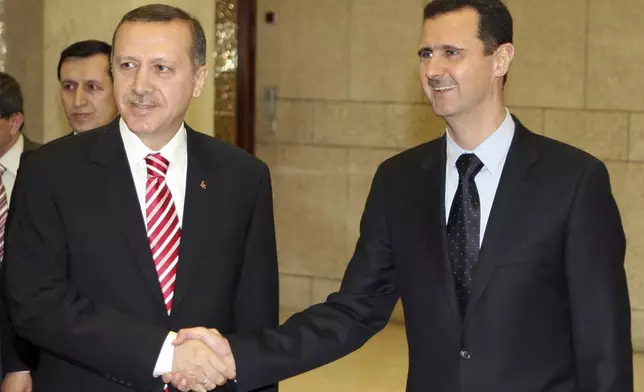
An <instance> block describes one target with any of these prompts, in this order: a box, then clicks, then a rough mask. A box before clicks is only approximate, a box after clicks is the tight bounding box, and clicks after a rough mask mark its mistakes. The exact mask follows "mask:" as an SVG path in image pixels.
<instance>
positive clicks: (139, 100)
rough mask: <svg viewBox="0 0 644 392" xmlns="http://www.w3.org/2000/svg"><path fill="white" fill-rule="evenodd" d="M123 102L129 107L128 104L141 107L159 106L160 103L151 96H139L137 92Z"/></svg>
mask: <svg viewBox="0 0 644 392" xmlns="http://www.w3.org/2000/svg"><path fill="white" fill-rule="evenodd" d="M123 102H124V103H125V104H126V105H128V104H134V105H139V106H157V105H158V104H159V101H158V100H157V99H156V98H155V97H154V96H153V95H151V94H137V93H135V92H132V93H130V95H127V96H126V97H125V98H124V99H123Z"/></svg>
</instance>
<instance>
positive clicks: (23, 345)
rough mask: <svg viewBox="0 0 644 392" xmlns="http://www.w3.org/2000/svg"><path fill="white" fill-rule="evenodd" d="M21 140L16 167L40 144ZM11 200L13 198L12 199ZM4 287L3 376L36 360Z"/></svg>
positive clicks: (0, 318)
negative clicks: (16, 326)
mask: <svg viewBox="0 0 644 392" xmlns="http://www.w3.org/2000/svg"><path fill="white" fill-rule="evenodd" d="M23 140H24V147H23V153H22V155H21V156H20V165H19V166H18V167H20V166H22V162H23V161H24V159H25V158H26V157H27V156H28V155H29V153H30V152H31V151H34V150H36V149H37V148H38V147H40V144H38V143H36V142H33V141H31V140H29V139H28V138H27V137H26V136H24V135H23ZM13 202H14V200H12V203H13ZM4 288H5V285H4V284H2V286H1V287H0V290H1V291H2V298H1V299H0V339H1V344H0V350H1V351H2V356H1V357H2V376H3V377H4V375H6V374H7V373H11V372H17V371H24V370H33V369H34V368H35V367H36V364H37V362H38V349H37V348H36V347H34V346H33V345H32V344H30V343H29V342H28V341H26V340H24V339H22V338H21V337H19V336H17V335H16V334H15V331H14V329H13V326H12V325H11V319H10V317H9V311H8V309H7V303H6V301H5V296H4V294H5V293H4V291H5V290H4Z"/></svg>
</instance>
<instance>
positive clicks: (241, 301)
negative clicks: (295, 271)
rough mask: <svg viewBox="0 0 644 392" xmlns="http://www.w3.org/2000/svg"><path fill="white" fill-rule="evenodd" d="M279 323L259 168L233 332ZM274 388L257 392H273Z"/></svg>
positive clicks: (264, 182) (265, 182)
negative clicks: (258, 179) (258, 180)
mask: <svg viewBox="0 0 644 392" xmlns="http://www.w3.org/2000/svg"><path fill="white" fill-rule="evenodd" d="M278 323H279V277H278V266H277V249H276V244H275V223H274V218H273V196H272V187H271V177H270V172H269V169H268V167H267V166H266V165H262V171H261V181H260V186H259V190H258V192H257V197H256V201H255V207H254V209H253V214H252V217H251V221H250V226H249V229H248V233H247V237H246V245H245V249H244V264H243V266H242V271H241V275H240V279H239V284H238V285H237V293H236V295H235V330H236V332H237V333H250V332H255V331H257V330H260V329H262V328H273V327H276V326H277V325H278ZM277 390H278V388H277V385H273V384H271V385H264V386H262V387H261V389H258V390H257V391H258V392H259V391H262V392H277Z"/></svg>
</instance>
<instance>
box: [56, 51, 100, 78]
mask: <svg viewBox="0 0 644 392" xmlns="http://www.w3.org/2000/svg"><path fill="white" fill-rule="evenodd" d="M109 69H110V59H109V58H108V57H107V55H106V54H103V53H98V54H95V55H92V56H89V57H68V58H66V59H65V61H63V64H62V66H61V67H60V79H61V80H64V79H70V80H83V79H95V80H100V79H103V78H109V74H108V72H109Z"/></svg>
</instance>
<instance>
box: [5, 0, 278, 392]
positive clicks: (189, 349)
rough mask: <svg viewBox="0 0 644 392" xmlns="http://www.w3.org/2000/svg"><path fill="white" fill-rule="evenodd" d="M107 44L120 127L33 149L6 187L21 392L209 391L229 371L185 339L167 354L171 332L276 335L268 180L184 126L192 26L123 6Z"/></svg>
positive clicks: (199, 60)
mask: <svg viewBox="0 0 644 392" xmlns="http://www.w3.org/2000/svg"><path fill="white" fill-rule="evenodd" d="M113 47H114V53H113V73H114V87H115V88H114V90H115V94H116V97H117V103H118V105H119V111H120V113H121V114H122V118H119V119H117V120H115V121H113V122H112V123H110V124H108V125H106V126H105V127H102V128H99V129H96V130H93V131H90V132H85V133H82V134H79V135H77V136H74V137H70V138H65V139H62V140H58V141H55V142H52V143H50V144H48V145H46V146H43V147H41V148H40V149H38V150H37V151H35V152H33V153H31V154H30V155H29V157H28V159H26V160H25V162H24V165H23V167H22V168H21V172H20V175H19V176H18V181H17V184H16V195H15V200H17V201H18V202H17V203H16V205H15V207H14V208H12V214H11V219H10V222H9V227H10V228H9V230H8V234H9V236H8V240H7V262H6V264H5V266H4V268H3V273H4V274H5V278H6V282H7V291H8V295H7V297H8V302H9V305H10V310H11V315H12V320H13V322H14V325H15V328H16V331H17V333H18V334H19V335H21V336H23V337H25V338H26V339H28V340H29V341H30V342H32V343H33V344H35V345H37V346H38V347H39V348H40V349H41V358H40V363H39V365H38V368H37V370H36V372H35V375H34V377H33V382H34V389H35V390H36V391H39V392H40V391H42V392H47V391H56V392H59V391H71V392H74V391H78V392H81V391H83V392H85V391H94V392H120V391H123V392H125V391H132V390H139V391H159V392H160V391H163V390H164V388H165V386H164V383H163V381H162V380H161V378H160V376H161V375H163V374H165V373H167V372H171V371H176V370H184V371H186V372H188V373H189V374H190V376H191V388H192V389H194V390H197V391H205V390H206V389H213V388H214V387H216V386H217V384H219V383H223V382H224V381H225V379H224V378H223V377H221V376H220V375H219V372H223V373H224V374H226V375H227V376H228V377H232V376H234V368H231V367H229V366H228V364H226V363H224V362H222V361H220V360H219V359H218V358H217V357H216V356H215V355H214V354H213V353H212V352H211V351H210V350H209V349H208V348H207V347H206V346H205V345H204V344H202V343H200V342H196V341H195V342H194V343H195V344H193V345H190V346H186V347H184V345H181V346H180V347H174V346H173V345H172V341H173V339H174V336H175V335H176V334H175V332H173V331H178V330H179V329H180V328H183V327H188V326H194V325H202V326H207V327H212V328H218V329H220V330H223V331H227V332H230V333H232V332H244V331H252V330H256V329H259V328H263V327H270V326H275V325H277V322H278V281H277V261H276V249H275V235H274V225H273V209H272V196H271V182H270V175H269V171H268V168H267V167H266V165H265V164H263V163H262V162H260V161H259V160H257V159H256V158H254V157H252V156H250V155H248V154H247V153H245V152H244V151H242V150H241V149H238V148H236V147H234V146H232V145H228V144H225V143H222V142H220V141H217V140H215V139H214V138H212V137H209V136H206V135H203V134H201V133H198V132H196V131H194V130H192V129H191V128H190V127H188V126H187V125H185V124H184V117H185V113H186V111H187V109H188V106H189V104H190V101H191V100H192V98H194V97H198V96H199V95H200V93H201V90H202V87H203V85H204V82H205V78H206V66H205V62H206V39H205V36H204V32H203V29H202V28H201V25H200V24H199V22H198V21H197V20H196V19H195V18H193V17H192V16H190V15H188V14H186V13H185V12H184V11H182V10H180V9H178V8H175V7H170V6H166V5H148V6H144V7H140V8H137V9H135V10H133V11H131V12H129V13H128V14H126V15H125V16H124V17H123V19H122V20H121V22H120V23H119V25H118V26H117V28H116V31H115V34H114V43H113ZM232 387H234V386H233V385H231V386H230V387H224V388H223V390H226V388H232ZM257 388H258V389H261V390H262V391H276V390H277V387H276V386H271V385H267V386H264V385H258V386H257Z"/></svg>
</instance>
